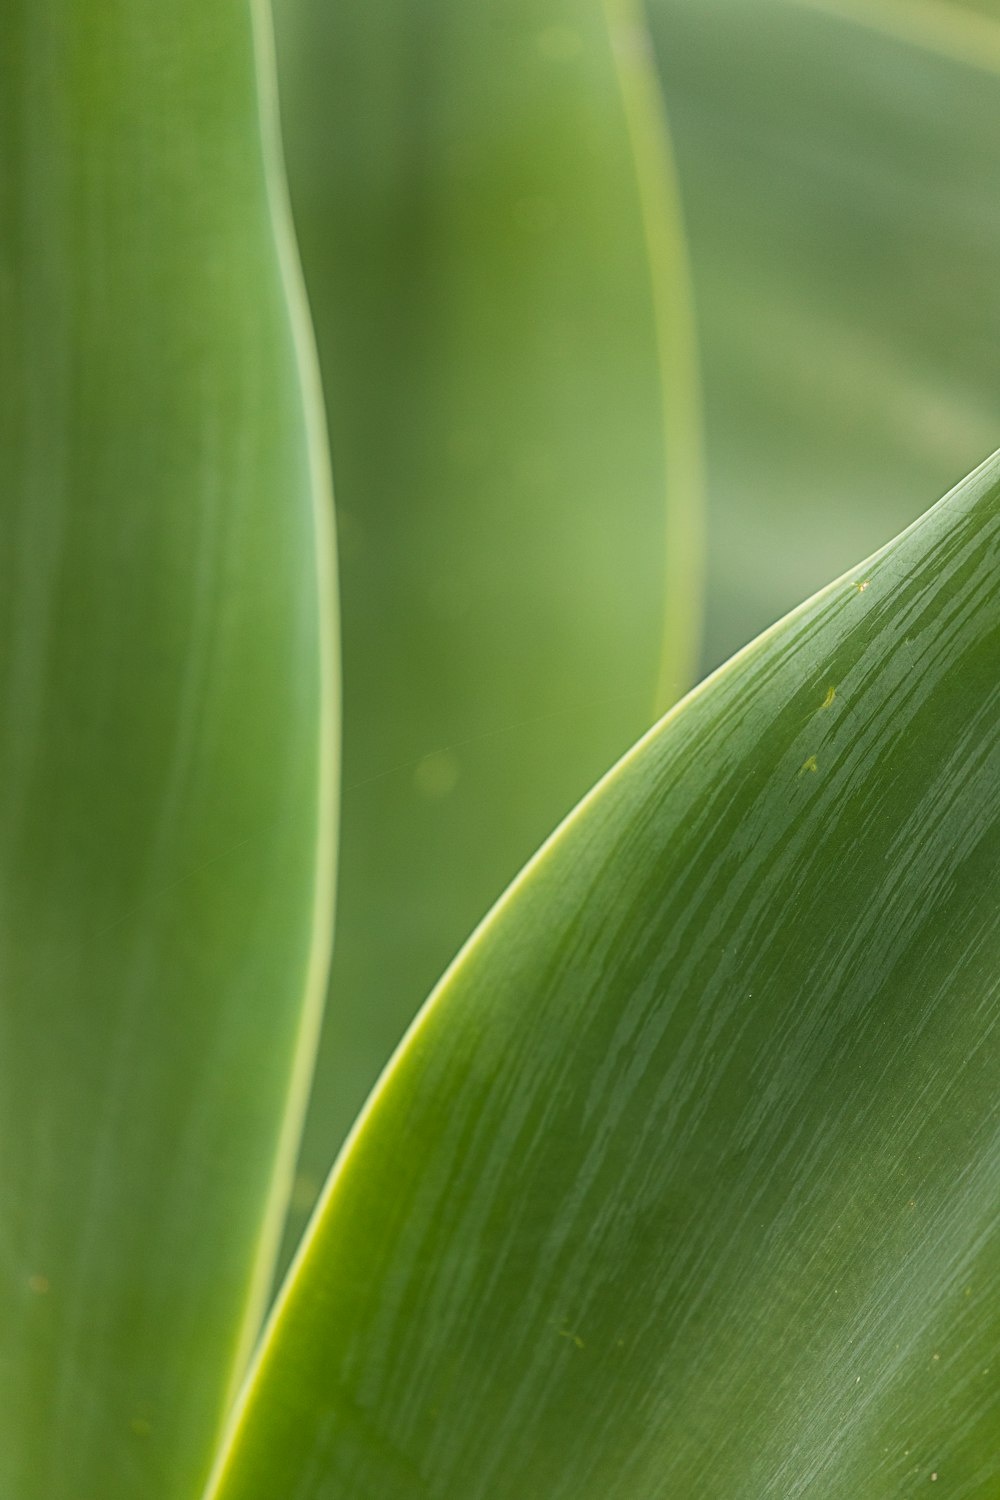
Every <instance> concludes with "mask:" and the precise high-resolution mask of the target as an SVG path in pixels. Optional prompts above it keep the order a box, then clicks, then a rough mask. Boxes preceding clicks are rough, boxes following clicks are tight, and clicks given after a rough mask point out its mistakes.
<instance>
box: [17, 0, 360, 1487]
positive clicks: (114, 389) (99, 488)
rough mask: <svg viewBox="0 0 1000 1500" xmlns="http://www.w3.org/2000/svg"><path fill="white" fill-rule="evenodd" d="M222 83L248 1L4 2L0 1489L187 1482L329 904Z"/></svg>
mask: <svg viewBox="0 0 1000 1500" xmlns="http://www.w3.org/2000/svg"><path fill="white" fill-rule="evenodd" d="M264 74H265V76H264V87H265V93H266V90H267V89H268V88H269V87H270V86H271V85H270V80H269V78H268V76H267V70H266V67H265V69H264ZM256 75H257V65H256V61H255V51H254V40H253V36H252V32H251V24H250V9H249V7H244V6H231V5H228V4H220V3H212V0H209V3H207V4H206V3H202V0H198V3H189V0H170V3H168V4H164V5H158V6H152V7H150V6H135V5H133V4H131V3H129V0H111V3H107V0H102V3H96V0H80V3H73V4H69V3H64V0H24V3H22V0H13V3H12V4H10V5H7V6H6V7H5V10H4V27H3V46H2V48H0V223H2V236H0V325H2V328H3V337H2V340H0V1140H2V1151H0V1269H2V1276H0V1328H2V1335H0V1492H2V1494H3V1495H4V1496H5V1497H9V1500H84V1497H86V1500H118V1497H122V1500H126V1497H127V1500H135V1497H137V1496H142V1497H143V1500H191V1496H192V1495H194V1494H196V1493H197V1492H198V1489H199V1487H200V1484H201V1483H202V1482H203V1481H204V1477H205V1473H206V1470H207V1468H208V1466H209V1463H210V1461H211V1453H212V1448H213V1441H214V1438H215V1436H216V1433H217V1430H218V1427H219V1425H220V1422H221V1420H222V1417H223V1414H224V1410H225V1405H226V1400H227V1395H228V1393H229V1392H230V1391H231V1389H232V1386H233V1383H234V1381H235V1380H237V1379H238V1377H239V1375H240V1373H241V1369H242V1365H243V1362H244V1360H245V1358H246V1355H247V1352H248V1345H249V1342H250V1341H251V1340H252V1338H253V1337H254V1335H255V1333H256V1329H257V1325H258V1322H259V1317H260V1312H261V1303H262V1299H263V1298H264V1296H265V1295H266V1293H267V1290H268V1283H269V1279H270V1275H271V1262H272V1259H273V1254H274V1248H275V1238H276V1235H277V1232H278V1230H279V1228H280V1216H281V1214H282V1212H283V1208H284V1198H285V1192H286V1189H287V1178H288V1174H289V1168H290V1164H291V1163H290V1155H291V1150H292V1149H293V1148H294V1144H295V1142H294V1136H295V1134H296V1126H297V1124H298V1121H299V1119H300V1116H301V1111H302V1105H303V1099H302V1094H303V1088H304V1083H305V1079H304V1076H303V1074H304V1072H305V1071H306V1070H307V1066H308V1060H309V1057H308V1054H309V1052H310V1050H311V1044H312V1042H313V1040H314V1036H313V1034H314V1032H315V1026H316V1011H317V1006H318V1002H319V1000H320V998H321V994H322V988H323V979H324V976H323V968H324V963H323V959H324V953H325V949H326V932H327V929H328V926H329V914H330V907H331V900H332V898H331V893H330V889H329V887H330V869H329V866H330V857H329V856H330V843H331V838H332V833H333V828H332V806H331V802H332V799H331V795H330V777H331V774H332V772H333V753H334V746H333V743H332V735H331V731H330V725H329V719H330V705H329V701H328V699H329V692H330V682H329V669H330V662H329V654H330V653H329V647H330V641H329V629H328V625H327V622H326V615H327V611H328V606H329V598H328V593H329V583H328V580H327V578H326V574H327V572H328V569H329V558H328V555H327V554H328V539H327V535H326V532H327V524H328V523H327V518H326V516H325V514H324V512H323V508H324V505H325V503H326V496H325V493H324V479H323V474H324V462H325V461H324V459H323V457H322V449H321V438H320V437H318V435H317V433H316V424H317V418H318V416H319V413H318V411H317V410H316V408H315V399H314V397H313V393H312V389H311V385H312V374H311V370H310V365H309V358H308V351H307V350H305V349H304V347H303V335H302V321H301V313H300V311H299V309H298V308H297V306H295V305H294V303H295V298H296V295H297V293H296V290H295V286H294V269H293V267H292V266H291V265H290V261H289V252H288V238H287V236H288V231H287V225H286V223H285V220H284V216H283V205H282V202H281V185H280V176H279V171H280V169H279V168H278V166H277V162H276V158H275V153H274V140H273V133H272V122H271V120H270V114H269V110H270V108H271V105H272V102H273V101H272V100H271V99H270V98H269V97H265V99H264V101H263V106H264V108H263V124H262V122H261V110H260V107H259V101H258V97H257V76H256ZM317 558H318V560H319V566H317ZM314 916H315V918H316V923H315V930H314Z"/></svg>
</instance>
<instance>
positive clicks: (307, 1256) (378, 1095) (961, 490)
mask: <svg viewBox="0 0 1000 1500" xmlns="http://www.w3.org/2000/svg"><path fill="white" fill-rule="evenodd" d="M998 487H1000V449H998V450H997V451H996V452H994V453H993V454H991V455H990V456H989V457H987V458H986V459H984V460H983V462H982V463H980V464H979V465H978V466H977V467H976V468H975V469H973V470H972V471H971V472H970V473H969V474H968V475H967V476H966V477H965V478H963V479H962V480H960V481H959V482H958V484H956V485H955V486H953V487H952V489H950V490H949V491H948V492H947V493H946V494H945V495H944V496H943V497H942V498H941V499H940V500H938V501H937V502H936V503H935V504H934V505H932V506H931V507H930V509H928V510H926V511H924V512H923V513H922V514H921V515H920V516H918V517H917V518H916V520H914V521H913V522H912V523H911V525H909V526H908V527H906V528H905V529H904V530H903V531H902V532H900V533H898V534H897V535H896V536H895V537H893V538H892V539H891V540H890V541H888V542H887V543H885V545H884V546H882V547H879V548H878V549H876V551H875V552H873V553H871V554H870V555H869V556H868V557H867V558H865V559H863V560H862V561H861V562H860V563H856V564H855V565H854V566H853V567H851V568H848V569H847V570H846V571H845V572H844V573H842V574H840V575H839V576H838V577H837V578H835V579H833V580H832V581H831V582H830V583H828V584H826V585H825V586H824V587H823V588H822V589H819V590H818V591H817V592H816V593H815V594H813V595H811V596H810V597H809V598H808V599H806V600H804V601H803V602H802V603H800V604H798V605H796V607H795V608H794V609H792V610H790V611H789V612H788V613H787V614H785V615H783V616H782V617H781V618H780V619H778V620H776V621H775V622H774V623H773V624H772V625H770V626H769V627H768V628H767V629H766V630H764V631H762V632H761V634H760V635H758V636H756V637H755V638H754V639H753V640H752V641H750V642H748V643H747V645H745V646H743V647H742V648H741V649H740V650H739V651H737V652H736V653H735V654H734V655H733V656H731V657H730V658H729V659H728V660H727V661H725V662H724V663H722V665H721V666H719V667H718V668H716V670H715V671H714V672H712V673H710V674H709V675H708V676H707V677H706V678H704V679H703V680H702V681H701V682H699V683H698V684H697V685H696V686H695V687H694V688H692V689H691V690H690V692H688V693H687V694H686V695H685V696H684V697H683V698H682V699H681V700H680V701H679V702H678V703H676V704H675V705H674V706H673V707H672V708H671V709H670V710H669V711H668V712H667V713H666V714H664V715H663V717H662V718H661V719H659V720H658V721H657V723H655V724H654V725H653V726H652V727H651V728H650V729H649V730H648V731H647V732H646V733H645V734H644V735H643V736H642V737H641V738H640V739H639V740H637V741H636V743H635V744H634V745H633V746H632V747H631V748H630V749H629V750H628V751H626V753H625V754H624V755H623V756H622V757H621V758H620V759H619V760H618V761H617V762H616V763H615V764H614V765H613V766H612V767H611V768H610V769H609V770H608V771H607V772H606V773H605V775H604V776H602V777H601V779H600V780H599V781H598V782H596V783H595V785H594V786H593V787H592V788H591V790H590V791H589V792H588V793H587V794H586V796H585V797H583V798H582V799H581V801H580V802H579V803H577V805H576V806H575V807H574V808H573V809H572V811H571V812H569V813H568V814H567V816H566V817H565V818H564V819H563V820H562V822H561V823H560V824H559V825H558V826H557V827H556V828H555V829H554V831H553V832H552V833H551V834H550V835H549V837H548V838H547V839H546V840H545V842H544V843H543V844H542V845H541V846H540V847H539V849H538V850H537V851H536V853H535V854H534V855H533V856H532V858H531V859H530V860H529V861H528V862H527V864H526V865H525V866H524V867H523V869H522V870H521V871H520V872H519V874H518V875H517V876H516V877H515V878H514V880H513V881H512V882H511V883H510V885H509V886H508V887H507V889H506V890H505V891H504V892H503V894H502V895H501V896H500V897H499V898H498V900H497V901H496V902H495V903H494V905H493V906H492V907H491V908H490V910H489V911H488V912H487V914H486V915H485V916H484V917H483V919H482V921H481V922H480V923H479V924H478V926H477V927H476V928H475V929H474V931H473V932H472V933H471V934H470V936H469V938H468V939H467V940H466V942H465V943H464V944H463V946H462V948H461V949H460V950H459V952H458V953H457V954H456V956H455V958H454V959H453V960H452V962H451V964H450V965H449V966H448V968H447V969H446V970H445V972H444V974H443V975H442V977H441V979H440V980H439V981H438V983H437V985H436V986H435V987H434V989H433V990H432V991H431V993H430V995H429V996H428V998H427V999H426V1001H425V1002H424V1004H423V1006H422V1007H421V1009H420V1010H419V1011H418V1013H417V1015H416V1016H415V1017H414V1020H413V1022H412V1023H411V1025H410V1026H409V1028H408V1029H407V1031H406V1033H405V1035H404V1036H403V1038H402V1039H401V1041H400V1043H399V1045H398V1046H397V1048H396V1050H395V1052H394V1053H393V1056H392V1057H391V1058H390V1060H389V1062H388V1063H387V1064H386V1066H385V1068H384V1069H383V1071H382V1074H381V1076H380V1077H379V1079H378V1082H377V1083H376V1085H375V1087H374V1088H373V1090H372V1092H371V1094H370V1095H369V1097H368V1100H367V1101H366V1103H365V1105H364V1107H363V1109H362V1110H361V1112H360V1114H359V1115H358V1117H357V1119H356V1121H355V1123H354V1126H353V1127H352V1129H351V1132H350V1134H349V1135H348V1137H347V1140H346V1141H345V1142H344V1145H343V1147H342V1148H341V1151H340V1153H339V1155H338V1157H337V1159H336V1161H335V1162H334V1165H333V1167H332V1168H331V1171H330V1174H329V1176H328V1178H327V1181H326V1184H325V1186H324V1189H323V1192H322V1194H321V1195H320V1198H319V1201H318V1203H317V1205H316V1208H315V1210H314V1212H313V1215H312V1217H311V1219H310V1221H309V1224H308V1225H307V1227H306V1230H305V1232H304V1234H303V1236H302V1240H301V1242H300V1244H299V1247H298V1249H297V1251H296V1254H295V1256H294V1258H293V1260H292V1263H291V1265H290V1267H289V1270H288V1273H287V1275H286V1277H285V1279H284V1282H283V1284H282V1286H281V1289H280V1291H279V1293H278V1296H277V1297H276V1299H275V1302H274V1305H273V1307H272V1309H271V1312H270V1315H269V1317H268V1319H267V1321H266V1323H265V1325H264V1330H263V1333H262V1336H261V1340H260V1343H259V1344H258V1347H257V1351H256V1354H255V1356H254V1359H253V1361H252V1363H251V1365H250V1368H249V1370H248V1373H247V1378H246V1380H245V1382H244V1385H243V1388H242V1390H241V1392H240V1394H239V1398H238V1400H237V1402H236V1404H235V1405H234V1407H233V1410H232V1413H231V1419H230V1422H229V1425H228V1428H227V1431H226V1435H225V1438H224V1440H223V1442H222V1444H221V1446H220V1449H219V1452H218V1457H217V1461H216V1464H215V1467H214V1469H213V1472H212V1475H211V1478H210V1481H209V1484H208V1487H207V1489H206V1491H205V1495H204V1500H224V1496H225V1493H226V1491H225V1485H226V1480H227V1474H228V1471H229V1468H230V1464H231V1463H232V1461H233V1460H234V1459H235V1458H236V1457H237V1456H238V1450H239V1444H240V1437H241V1433H242V1431H243V1429H244V1427H245V1425H246V1423H247V1420H248V1417H249V1414H250V1409H251V1406H252V1403H253V1401H254V1400H255V1398H256V1396H257V1394H258V1387H260V1386H262V1385H263V1384H264V1382H265V1381H266V1379H267V1376H268V1370H269V1366H270V1364H271V1361H272V1358H273V1357H275V1356H276V1355H277V1354H278V1353H279V1346H280V1333H281V1326H282V1321H283V1317H284V1312H285V1308H286V1307H287V1306H288V1305H289V1303H290V1302H291V1300H292V1299H293V1298H294V1296H295V1294H296V1291H297V1289H298V1286H299V1284H300V1280H302V1279H304V1278H306V1277H308V1275H309V1274H310V1262H311V1259H312V1254H313V1249H314V1246H315V1245H316V1243H317V1242H318V1241H319V1240H320V1239H321V1238H322V1233H323V1224H324V1222H325V1220H326V1218H327V1215H328V1214H332V1213H334V1212H335V1211H336V1199H337V1193H338V1189H339V1187H340V1185H341V1184H342V1183H343V1182H344V1180H345V1179H346V1177H347V1175H348V1173H349V1171H350V1169H351V1166H352V1164H353V1157H354V1155H355V1148H356V1147H357V1145H358V1143H359V1141H360V1139H361V1137H362V1136H363V1135H364V1132H365V1130H366V1129H367V1127H368V1125H369V1123H370V1122H371V1121H372V1119H373V1117H374V1116H375V1115H376V1113H377V1112H378V1110H379V1107H380V1105H381V1104H382V1102H383V1100H385V1099H386V1097H387V1095H388V1094H389V1092H390V1091H391V1089H392V1087H393V1083H394V1080H395V1078H396V1076H397V1074H398V1073H400V1072H402V1070H403V1069H404V1068H405V1067H406V1065H407V1063H408V1062H409V1059H410V1055H411V1052H413V1051H414V1050H416V1049H417V1048H418V1047H419V1044H420V1039H421V1036H422V1033H423V1032H424V1030H425V1028H427V1027H428V1025H429V1024H430V1022H431V1021H432V1020H434V1019H436V1017H437V1012H438V1011H439V1009H440V1007H441V1005H442V1004H443V1003H444V1002H446V1001H447V999H448V996H449V994H450V993H451V991H452V990H453V989H454V988H455V987H456V986H457V985H458V984H459V983H460V980H461V977H462V975H463V972H464V969H465V967H466V965H467V963H468V962H469V961H470V959H471V957H472V955H473V954H474V953H475V952H476V951H477V949H478V948H479V945H480V943H481V942H483V941H484V939H485V938H486V936H487V934H488V933H489V932H490V931H491V930H492V927H493V925H494V923H496V922H498V921H500V920H501V918H502V917H503V916H504V914H505V913H506V912H507V910H508V909H509V907H510V906H511V905H512V904H513V903H514V902H516V901H518V900H520V899H521V898H522V896H525V895H526V894H528V892H530V888H531V883H532V881H533V879H534V878H535V877H536V876H537V875H538V872H539V871H540V870H541V869H542V868H543V867H544V866H545V864H546V863H547V861H548V860H549V859H550V858H551V857H552V856H553V854H554V853H555V851H556V850H557V849H559V848H560V847H561V845H562V843H563V841H564V840H565V839H566V838H568V837H569V835H570V833H571V831H572V830H575V829H576V827H577V826H578V825H579V823H580V822H581V821H582V820H583V819H584V818H585V817H586V816H587V815H588V813H589V812H590V810H591V809H592V808H593V807H594V806H595V805H596V804H598V803H599V802H600V801H601V800H602V799H603V797H604V796H605V795H606V794H607V793H609V792H610V790H611V789H612V787H614V785H615V784H616V783H617V781H618V780H619V778H620V777H622V776H624V775H626V774H627V773H628V771H629V770H630V768H631V767H632V766H633V764H634V762H635V761H636V760H638V759H639V758H640V757H641V756H642V755H643V754H644V753H645V752H646V750H647V748H648V747H649V746H650V745H651V744H652V743H653V742H654V741H655V740H657V739H659V737H660V736H661V735H663V734H664V733H667V732H669V731H670V730H671V729H672V727H673V725H674V724H675V723H676V722H677V721H678V720H680V719H681V718H682V716H683V715H685V714H686V712H687V710H688V708H689V707H690V706H691V705H692V704H693V703H695V702H697V701H698V700H699V699H700V698H701V697H702V695H703V694H705V693H707V692H709V690H710V689H711V688H712V687H713V685H714V684H716V683H718V682H719V681H720V679H722V678H724V677H725V676H726V675H728V674H729V673H731V672H734V671H738V670H739V669H740V667H741V666H742V665H743V664H744V663H745V662H746V661H747V660H748V659H750V658H751V657H753V656H754V655H756V654H757V653H758V652H760V651H762V650H763V649H765V648H766V647H767V646H768V645H769V643H770V642H771V641H772V640H773V639H774V638H775V637H776V636H778V635H779V634H781V633H782V632H784V631H785V630H786V629H787V628H788V627H790V626H792V625H794V624H795V623H797V622H798V621H799V619H800V618H801V617H803V616H804V615H806V614H808V613H810V612H812V611H813V610H814V609H816V608H817V607H819V606H821V605H822V604H823V603H824V602H826V601H827V600H828V599H830V598H831V597H832V596H834V595H835V594H836V593H837V591H838V590H840V589H843V588H844V587H845V586H847V585H853V586H855V587H859V588H860V587H864V586H866V583H865V580H866V575H867V573H868V572H869V571H870V570H871V569H872V568H874V567H875V565H876V564H878V563H879V562H881V561H882V560H883V559H885V558H886V557H887V556H888V555H890V554H892V553H893V552H895V550H896V549H897V548H898V547H899V546H900V545H901V544H902V543H904V542H905V541H906V540H907V539H908V538H910V537H911V536H912V535H913V534H914V533H916V532H918V531H921V530H923V529H924V528H925V527H927V526H929V525H934V524H935V522H937V523H938V524H939V525H946V524H947V517H948V512H949V510H950V509H951V507H952V506H953V505H954V503H955V502H956V499H957V497H959V496H961V497H963V499H965V500H966V502H967V503H968V504H969V505H970V506H971V505H974V504H975V503H976V502H977V501H978V500H980V499H981V498H982V497H983V496H984V495H985V494H987V493H989V492H990V491H991V490H995V489H997V488H998Z"/></svg>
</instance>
